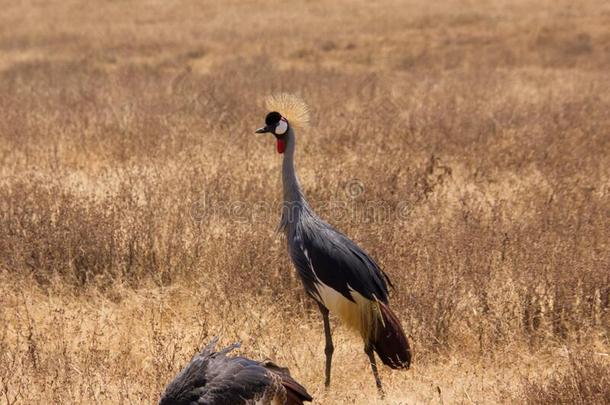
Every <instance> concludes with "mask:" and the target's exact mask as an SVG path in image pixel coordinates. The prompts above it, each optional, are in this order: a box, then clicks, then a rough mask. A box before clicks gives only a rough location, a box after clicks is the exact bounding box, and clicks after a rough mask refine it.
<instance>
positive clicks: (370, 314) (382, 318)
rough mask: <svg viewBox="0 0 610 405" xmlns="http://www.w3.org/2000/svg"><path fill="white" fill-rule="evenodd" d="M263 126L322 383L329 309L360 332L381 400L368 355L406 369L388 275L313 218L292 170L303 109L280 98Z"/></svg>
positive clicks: (329, 351) (405, 346)
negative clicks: (317, 334)
mask: <svg viewBox="0 0 610 405" xmlns="http://www.w3.org/2000/svg"><path fill="white" fill-rule="evenodd" d="M267 108H268V110H269V111H271V112H269V113H268V114H267V117H266V118H265V124H266V125H265V126H264V127H263V128H259V129H257V130H256V132H257V133H272V134H273V135H274V136H275V138H276V141H277V151H278V152H279V153H282V154H284V158H283V165H282V182H283V188H284V205H283V207H282V219H281V223H280V229H281V230H282V231H283V232H284V233H285V235H286V239H287V243H288V253H289V254H290V257H291V259H292V262H293V263H294V266H295V268H296V270H297V272H298V274H299V276H300V278H301V281H302V282H303V285H304V287H305V290H306V292H307V294H309V295H310V296H311V297H312V298H313V299H314V300H315V301H316V302H317V303H318V306H319V308H320V311H321V312H322V317H323V320H324V333H325V337H326V348H325V354H326V381H325V384H326V386H327V387H328V386H329V385H330V371H331V360H332V355H333V351H334V347H333V342H332V336H331V331H330V322H329V318H328V314H329V311H330V312H332V313H334V314H335V315H338V316H339V318H341V319H342V320H343V322H345V323H346V324H347V325H348V326H350V327H351V328H353V329H355V330H356V331H357V332H359V333H360V335H361V336H362V338H363V340H364V351H365V353H366V355H367V356H368V358H369V360H370V363H371V368H372V371H373V376H374V377H375V383H376V384H377V388H378V390H379V392H380V394H381V395H382V396H383V389H382V386H381V380H380V378H379V373H378V370H377V364H376V362H375V356H374V354H373V352H376V353H377V355H378V356H379V358H380V359H381V361H382V362H383V363H384V364H386V365H388V366H389V367H391V368H393V369H401V368H408V367H409V365H410V362H411V351H410V348H409V343H408V341H407V338H406V336H405V334H404V332H403V329H402V326H401V325H400V321H399V320H398V318H397V317H396V315H394V313H393V312H392V310H391V309H390V307H389V302H388V284H389V285H392V284H391V282H390V279H389V278H388V276H387V275H386V274H385V273H384V272H383V271H382V270H381V269H380V268H379V266H378V265H377V263H375V261H374V260H373V259H372V258H371V257H370V256H369V255H368V254H367V253H366V252H365V251H364V250H362V249H361V248H360V247H359V246H358V245H356V243H354V242H353V241H352V240H350V239H349V238H348V237H347V236H345V235H344V234H343V233H341V232H339V231H338V230H336V229H335V228H333V227H332V226H331V225H329V224H327V223H326V222H324V221H323V220H322V219H320V217H318V216H317V215H316V214H315V213H314V212H313V210H312V209H311V207H310V206H309V204H308V203H307V201H306V199H305V197H304V195H303V192H302V191H301V186H300V184H299V180H298V178H297V175H296V171H295V167H294V153H295V146H296V136H295V132H294V127H299V126H301V127H302V126H303V124H306V123H307V118H308V110H307V106H306V105H305V104H304V103H303V102H302V101H300V100H299V99H298V98H295V97H294V96H290V95H286V94H281V95H279V96H275V97H271V98H269V99H268V100H267Z"/></svg>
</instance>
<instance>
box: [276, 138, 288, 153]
mask: <svg viewBox="0 0 610 405" xmlns="http://www.w3.org/2000/svg"><path fill="white" fill-rule="evenodd" d="M284 150H286V142H285V141H284V140H283V139H280V138H277V153H284Z"/></svg>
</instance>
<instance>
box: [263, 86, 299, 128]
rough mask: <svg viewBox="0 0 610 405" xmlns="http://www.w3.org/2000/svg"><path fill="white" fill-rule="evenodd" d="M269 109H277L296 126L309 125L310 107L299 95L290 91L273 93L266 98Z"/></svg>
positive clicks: (266, 105)
mask: <svg viewBox="0 0 610 405" xmlns="http://www.w3.org/2000/svg"><path fill="white" fill-rule="evenodd" d="M265 107H266V108H267V110H268V111H277V112H279V113H280V114H281V115H282V117H284V118H286V119H287V120H288V122H289V123H290V125H292V126H293V127H296V128H307V127H308V126H309V107H308V106H307V104H305V102H304V101H303V100H302V99H301V98H300V97H298V96H296V95H294V94H289V93H279V94H272V95H271V96H269V97H267V99H266V100H265Z"/></svg>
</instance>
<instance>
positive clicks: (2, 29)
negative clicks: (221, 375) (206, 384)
mask: <svg viewBox="0 0 610 405" xmlns="http://www.w3.org/2000/svg"><path fill="white" fill-rule="evenodd" d="M531 3H532V2H526V1H521V0H517V1H507V0H500V1H494V2H491V1H490V2H476V3H471V2H468V1H465V0H455V1H443V2H438V3H434V2H423V1H420V0H411V1H407V2H400V3H399V2H394V1H391V0H384V1H382V2H377V3H376V4H369V2H357V3H353V2H349V5H348V3H347V2H342V1H339V2H332V3H331V2H329V1H323V2H298V3H295V4H293V5H291V6H287V5H286V4H285V3H282V2H276V1H267V2H245V3H244V4H240V3H234V4H233V3H231V4H223V5H220V4H218V5H217V4H215V3H212V2H209V3H208V2H143V1H137V2H129V3H125V2H104V3H103V4H98V5H96V6H95V7H90V6H89V5H88V3H85V2H82V1H63V2H48V3H45V2H42V3H41V2H33V1H32V2H19V3H11V4H5V5H4V6H3V12H2V14H0V111H2V118H1V119H0V186H1V188H0V325H3V327H2V328H0V356H1V358H0V363H1V364H2V365H3V366H2V367H0V403H2V404H4V403H9V404H13V403H35V402H39V403H89V402H95V403H153V402H155V401H156V400H157V399H158V396H159V394H160V392H161V390H162V389H163V386H164V385H165V384H166V383H167V381H168V380H169V379H170V378H171V377H172V376H173V375H174V373H175V372H176V371H177V370H178V369H179V368H180V367H181V365H182V364H183V363H184V362H185V361H186V360H187V359H188V358H190V356H191V355H192V354H193V353H194V352H195V351H196V350H197V349H198V348H200V347H201V346H202V345H203V344H204V343H205V342H207V340H208V339H209V338H210V337H211V336H214V335H220V336H221V337H222V341H223V342H225V343H227V342H230V341H234V340H237V339H240V340H242V341H243V342H244V345H243V348H244V349H243V350H244V352H245V353H246V354H248V355H250V356H252V357H265V356H269V357H271V358H273V359H274V360H276V361H277V362H278V363H280V364H283V365H286V366H288V367H290V368H291V370H292V372H293V374H294V375H295V376H296V377H297V378H298V379H299V380H300V381H302V382H303V383H304V384H305V385H306V386H307V387H308V388H309V389H310V391H311V392H312V393H313V394H314V396H315V397H316V402H317V403H324V404H335V403H365V402H367V403H382V401H380V400H378V399H377V398H376V395H375V388H374V383H373V381H372V376H370V373H369V371H368V365H367V363H366V361H365V356H364V354H363V353H362V347H361V342H360V341H359V339H358V338H357V337H355V336H352V335H351V334H350V333H349V332H347V331H345V329H343V328H342V327H341V326H337V327H336V329H335V332H334V333H335V340H336V344H335V346H336V347H337V351H336V360H335V366H334V374H333V378H334V382H333V387H332V389H331V390H330V391H328V392H326V391H325V390H324V388H323V383H322V373H323V370H322V369H323V355H324V354H323V333H322V325H321V320H320V316H319V314H318V313H317V310H316V308H315V306H314V305H312V302H311V301H310V300H309V299H308V298H307V297H305V295H304V293H303V291H302V288H301V286H300V282H299V281H298V279H297V278H296V275H295V273H294V271H293V270H292V268H291V265H290V263H289V261H288V258H287V257H286V254H285V247H284V242H283V241H282V240H281V239H280V238H279V237H277V236H275V235H274V229H275V226H276V225H277V222H278V220H279V210H276V209H269V207H270V206H273V204H278V203H279V198H280V186H281V185H280V177H279V169H280V163H279V162H280V161H279V157H278V156H277V155H276V154H275V152H274V146H273V145H272V144H273V141H272V140H271V139H270V138H264V137H261V136H255V135H254V134H253V133H252V132H253V130H254V129H255V128H256V127H257V126H259V125H260V124H261V123H262V120H263V118H264V114H265V111H264V108H263V100H264V97H265V96H266V95H267V94H269V93H271V92H276V91H290V92H297V93H299V94H300V95H301V96H302V97H303V98H305V99H306V100H308V102H309V103H310V106H311V110H312V114H313V117H312V118H313V120H312V121H313V122H312V126H311V128H310V129H308V130H305V131H303V132H301V133H300V134H299V135H300V138H299V139H300V141H299V151H298V156H297V159H298V166H299V170H300V176H301V180H302V183H303V184H304V187H305V190H306V192H307V194H308V196H309V198H310V200H311V203H312V205H313V206H314V207H315V208H316V209H317V210H318V212H319V213H320V214H321V215H323V216H324V217H325V218H327V219H328V220H329V221H330V222H331V223H333V224H335V225H336V226H338V227H339V228H340V229H342V230H344V231H346V232H347V233H348V234H349V235H350V236H352V237H353V238H354V239H355V240H356V241H358V242H359V243H360V244H361V245H362V246H363V247H365V248H366V249H367V250H368V251H369V252H371V253H372V254H373V256H374V257H376V258H377V259H378V261H379V262H380V263H381V264H382V265H383V267H384V268H385V269H386V271H387V272H388V273H389V274H390V276H391V277H392V279H393V280H394V283H395V284H396V287H397V288H396V290H395V291H394V292H393V294H392V306H393V307H394V308H396V311H397V313H398V314H399V317H400V318H401V319H402V321H403V324H404V326H405V329H406V330H407V331H408V333H409V335H410V336H411V339H412V341H413V343H414V349H415V359H414V367H413V369H412V370H411V371H408V372H404V373H401V372H391V371H390V370H386V369H384V370H383V374H382V377H383V379H384V381H385V383H386V385H387V391H388V399H387V401H386V402H385V403H388V404H396V403H445V404H448V403H472V402H476V403H502V402H514V401H518V402H530V403H596V402H597V403H603V402H610V401H609V399H608V395H609V394H608V389H607V387H608V381H607V375H608V369H609V367H610V366H609V363H610V361H609V360H608V359H609V357H608V356H607V355H608V353H609V352H610V343H609V341H608V339H609V336H608V333H609V330H610V315H609V312H608V311H609V307H610V272H609V271H608V269H609V268H610V246H609V241H610V227H609V226H608V220H609V213H610V203H609V201H610V199H609V195H610V153H608V151H609V150H610V136H609V134H610V116H609V113H608V111H610V74H609V73H608V72H609V70H608V66H610V34H609V33H608V30H607V27H608V26H609V25H610V7H609V6H608V4H607V2H604V1H601V0H587V1H582V2H580V3H579V4H578V6H576V5H574V4H573V3H572V2H569V1H564V0H560V1H542V2H537V3H536V4H531ZM354 190H356V191H357V192H356V193H354ZM328 202H332V204H328ZM371 207H373V208H371Z"/></svg>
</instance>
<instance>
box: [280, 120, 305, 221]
mask: <svg viewBox="0 0 610 405" xmlns="http://www.w3.org/2000/svg"><path fill="white" fill-rule="evenodd" d="M285 142H286V149H285V150H284V161H283V163H282V183H283V187H284V205H283V207H282V221H281V223H280V229H281V230H283V231H284V232H289V231H290V230H291V229H294V227H293V225H294V224H296V223H297V222H298V221H299V220H300V218H301V216H302V214H303V213H304V212H310V209H309V205H308V204H307V201H306V200H305V196H304V195H303V192H302V191H301V185H300V184H299V179H298V177H297V174H296V170H295V168H294V151H295V147H296V137H295V135H294V130H293V129H292V127H289V128H288V132H287V133H286V135H285Z"/></svg>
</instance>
